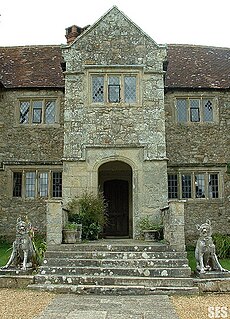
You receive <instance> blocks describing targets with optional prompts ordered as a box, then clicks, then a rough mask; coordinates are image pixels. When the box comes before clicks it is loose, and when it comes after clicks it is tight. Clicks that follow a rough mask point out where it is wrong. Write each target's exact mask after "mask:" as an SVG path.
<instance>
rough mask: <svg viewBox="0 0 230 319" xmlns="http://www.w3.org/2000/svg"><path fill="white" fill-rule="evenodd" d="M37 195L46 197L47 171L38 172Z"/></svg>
mask: <svg viewBox="0 0 230 319" xmlns="http://www.w3.org/2000/svg"><path fill="white" fill-rule="evenodd" d="M39 196H40V197H47V196H48V173H47V172H45V173H40V176H39Z"/></svg>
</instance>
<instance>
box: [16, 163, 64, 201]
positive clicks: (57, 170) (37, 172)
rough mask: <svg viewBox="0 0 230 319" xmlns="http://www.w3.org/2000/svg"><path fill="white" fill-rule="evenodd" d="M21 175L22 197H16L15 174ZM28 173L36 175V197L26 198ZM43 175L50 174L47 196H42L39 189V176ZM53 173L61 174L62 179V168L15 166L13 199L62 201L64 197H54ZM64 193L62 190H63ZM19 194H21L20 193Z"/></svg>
mask: <svg viewBox="0 0 230 319" xmlns="http://www.w3.org/2000/svg"><path fill="white" fill-rule="evenodd" d="M15 173H16V174H18V173H21V176H22V179H21V191H20V195H18V196H17V195H14V174H15ZM26 173H34V174H35V175H34V176H35V184H34V185H35V190H34V191H35V195H34V196H26V176H27V175H26ZM41 173H47V174H48V183H47V195H43V196H40V194H39V192H40V187H39V176H40V174H41ZM53 173H60V174H61V179H62V178H63V177H62V173H63V172H62V168H44V167H36V166H30V167H26V168H25V167H18V166H15V167H13V168H11V186H10V188H11V194H12V198H20V199H24V200H34V199H38V198H42V199H61V198H62V196H59V197H58V196H53V192H54V191H53V185H54V183H53ZM62 187H63V184H62V185H61V188H62ZM61 193H62V189H61ZM18 194H19V193H18Z"/></svg>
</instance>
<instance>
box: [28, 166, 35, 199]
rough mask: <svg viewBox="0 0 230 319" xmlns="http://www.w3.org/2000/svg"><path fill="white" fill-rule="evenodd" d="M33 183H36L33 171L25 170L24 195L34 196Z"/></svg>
mask: <svg viewBox="0 0 230 319" xmlns="http://www.w3.org/2000/svg"><path fill="white" fill-rule="evenodd" d="M35 183H36V174H35V172H27V173H26V197H35Z"/></svg>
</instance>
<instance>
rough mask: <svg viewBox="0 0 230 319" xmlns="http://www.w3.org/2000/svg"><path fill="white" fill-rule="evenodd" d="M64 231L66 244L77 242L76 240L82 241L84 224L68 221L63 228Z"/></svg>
mask: <svg viewBox="0 0 230 319" xmlns="http://www.w3.org/2000/svg"><path fill="white" fill-rule="evenodd" d="M62 233H63V242H64V243H65V244H75V243H76V242H81V237H82V225H81V224H76V223H74V222H68V223H67V224H66V225H65V227H64V229H63V230H62Z"/></svg>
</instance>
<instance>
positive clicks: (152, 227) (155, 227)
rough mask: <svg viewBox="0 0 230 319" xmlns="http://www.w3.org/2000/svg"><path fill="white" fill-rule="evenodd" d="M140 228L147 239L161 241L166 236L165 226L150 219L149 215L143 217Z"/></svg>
mask: <svg viewBox="0 0 230 319" xmlns="http://www.w3.org/2000/svg"><path fill="white" fill-rule="evenodd" d="M139 229H140V233H141V235H142V236H143V237H144V240H145V241H159V240H163V237H164V226H163V225H162V224H161V223H156V222H154V221H152V220H150V218H149V216H146V217H143V218H141V220H140V222H139Z"/></svg>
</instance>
